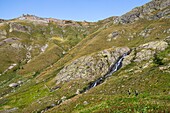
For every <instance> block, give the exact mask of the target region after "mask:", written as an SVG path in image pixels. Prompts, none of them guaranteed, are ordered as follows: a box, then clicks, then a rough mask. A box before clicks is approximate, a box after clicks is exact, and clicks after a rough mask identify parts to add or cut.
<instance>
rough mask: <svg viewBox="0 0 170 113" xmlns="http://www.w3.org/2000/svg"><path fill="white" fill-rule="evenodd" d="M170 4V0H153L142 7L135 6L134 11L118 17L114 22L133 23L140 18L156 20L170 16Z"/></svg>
mask: <svg viewBox="0 0 170 113" xmlns="http://www.w3.org/2000/svg"><path fill="white" fill-rule="evenodd" d="M169 6H170V1H169V0H152V1H151V2H149V3H147V4H145V5H143V6H141V7H137V8H134V9H133V10H132V11H130V12H128V13H126V14H124V15H122V16H120V17H117V18H116V19H115V20H114V23H122V24H126V23H132V22H134V21H136V20H139V19H140V18H145V19H148V20H155V19H159V18H162V17H165V18H169V14H170V10H169V9H166V8H167V7H169ZM155 12H156V13H155Z"/></svg>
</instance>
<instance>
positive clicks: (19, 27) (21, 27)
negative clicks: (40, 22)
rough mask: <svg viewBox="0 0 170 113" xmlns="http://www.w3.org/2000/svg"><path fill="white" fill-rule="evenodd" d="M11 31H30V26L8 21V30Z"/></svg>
mask: <svg viewBox="0 0 170 113" xmlns="http://www.w3.org/2000/svg"><path fill="white" fill-rule="evenodd" d="M12 31H18V32H31V28H30V27H28V26H24V25H21V24H18V23H10V30H9V32H12Z"/></svg>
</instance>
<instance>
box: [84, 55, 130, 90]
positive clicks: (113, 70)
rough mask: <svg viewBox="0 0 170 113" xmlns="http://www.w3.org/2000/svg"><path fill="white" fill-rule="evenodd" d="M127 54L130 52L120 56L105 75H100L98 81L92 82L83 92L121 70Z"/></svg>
mask: <svg viewBox="0 0 170 113" xmlns="http://www.w3.org/2000/svg"><path fill="white" fill-rule="evenodd" d="M127 55H128V53H124V54H123V55H122V56H120V57H119V58H118V60H117V62H116V63H115V64H113V65H112V66H111V67H110V69H109V70H108V72H107V73H106V74H105V75H104V76H103V77H100V78H98V79H97V80H96V81H94V82H93V83H91V84H90V85H89V86H88V87H87V88H86V89H84V91H82V93H83V92H85V91H87V90H89V89H91V88H93V87H96V86H97V85H99V84H101V83H103V82H104V80H105V79H106V78H108V77H110V76H111V75H112V74H113V73H114V72H116V71H117V70H119V69H120V68H121V67H122V61H123V59H124V57H125V56H127Z"/></svg>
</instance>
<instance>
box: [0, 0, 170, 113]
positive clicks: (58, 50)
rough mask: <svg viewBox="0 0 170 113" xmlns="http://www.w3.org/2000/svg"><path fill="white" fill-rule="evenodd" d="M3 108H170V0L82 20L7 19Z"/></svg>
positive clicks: (2, 26) (1, 67)
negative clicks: (123, 12) (117, 15)
mask: <svg viewBox="0 0 170 113" xmlns="http://www.w3.org/2000/svg"><path fill="white" fill-rule="evenodd" d="M0 62H1V63H0V112H2V113H13V112H16V113H20V112H21V113H31V112H34V113H36V112H37V113H40V112H41V113H42V112H50V113H51V112H52V113H53V112H54V113H55V112H56V113H59V112H63V113H71V112H72V113H79V112H81V113H91V112H97V113H100V112H106V113H107V112H129V113H131V112H154V113H156V112H170V0H152V1H151V2H149V3H147V4H145V5H143V6H141V7H137V8H134V9H133V10H132V11H130V12H128V13H126V14H124V15H122V16H120V17H116V16H114V17H110V18H107V19H104V20H101V21H98V22H86V21H84V22H77V21H72V20H59V19H54V18H40V17H37V16H34V15H22V16H21V17H18V18H15V19H11V20H3V19H0Z"/></svg>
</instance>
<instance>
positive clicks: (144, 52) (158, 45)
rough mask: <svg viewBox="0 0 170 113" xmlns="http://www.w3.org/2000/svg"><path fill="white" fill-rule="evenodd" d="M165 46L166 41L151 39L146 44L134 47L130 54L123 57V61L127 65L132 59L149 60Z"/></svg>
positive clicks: (166, 44) (166, 45)
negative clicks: (151, 40)
mask: <svg viewBox="0 0 170 113" xmlns="http://www.w3.org/2000/svg"><path fill="white" fill-rule="evenodd" d="M167 47H168V43H167V42H166V41H153V42H149V43H146V44H142V45H140V46H139V47H137V48H134V49H133V51H132V52H131V53H130V55H128V56H126V57H125V59H124V61H123V63H124V64H126V65H128V64H130V63H131V62H132V61H135V62H142V61H147V60H150V59H151V58H153V57H154V54H156V53H158V52H160V51H164V50H165V49H166V48H167ZM135 51H136V53H135Z"/></svg>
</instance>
